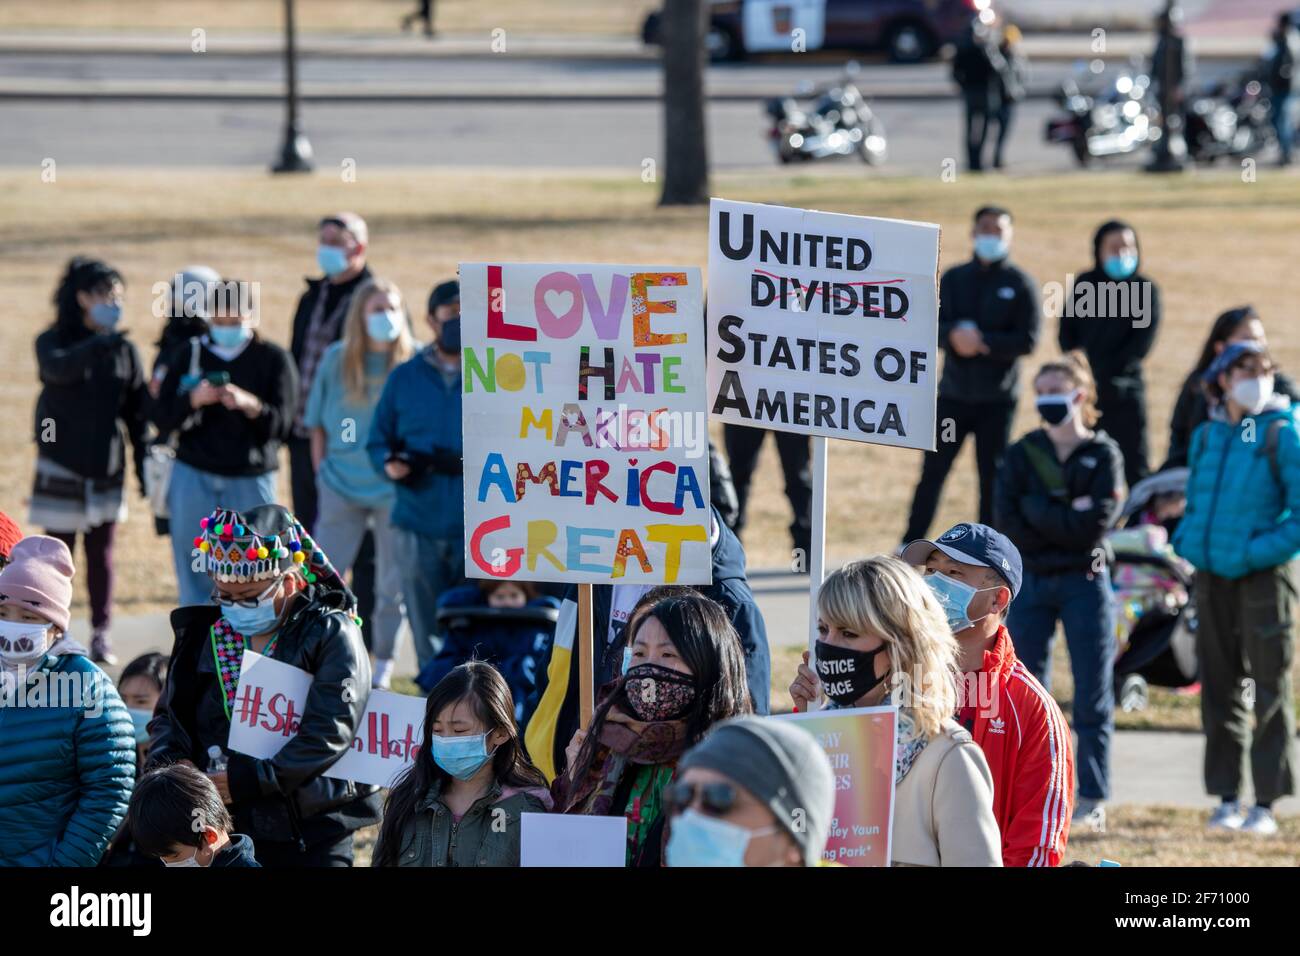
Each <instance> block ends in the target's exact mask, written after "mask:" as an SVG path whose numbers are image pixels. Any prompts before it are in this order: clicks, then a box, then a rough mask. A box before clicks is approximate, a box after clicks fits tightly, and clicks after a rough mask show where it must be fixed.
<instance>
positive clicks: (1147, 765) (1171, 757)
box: [72, 571, 1300, 816]
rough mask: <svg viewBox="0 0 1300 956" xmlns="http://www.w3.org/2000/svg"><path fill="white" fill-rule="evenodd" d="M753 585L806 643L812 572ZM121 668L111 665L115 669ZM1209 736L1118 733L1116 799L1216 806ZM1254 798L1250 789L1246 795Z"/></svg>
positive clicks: (783, 639) (789, 634)
mask: <svg viewBox="0 0 1300 956" xmlns="http://www.w3.org/2000/svg"><path fill="white" fill-rule="evenodd" d="M750 582H751V585H752V586H753V589H754V592H755V596H756V597H757V598H758V603H759V607H760V608H761V609H762V611H763V617H764V620H765V622H766V624H767V631H768V638H769V640H770V642H771V644H772V645H773V646H774V647H794V646H802V645H803V644H804V643H805V642H806V640H807V637H806V635H807V629H808V596H807V595H808V591H807V584H808V578H807V577H806V576H796V575H792V574H787V573H784V572H780V571H755V572H752V573H751V578H750ZM88 631H89V628H88V627H87V623H86V621H85V619H84V618H82V619H74V621H73V626H72V633H73V635H74V636H85V635H86V634H87V633H88ZM171 641H172V635H171V628H170V627H169V626H168V623H167V615H166V614H147V615H140V616H135V617H122V618H119V619H118V620H117V622H116V623H115V624H114V627H113V642H114V650H115V653H116V654H117V656H118V658H119V660H120V662H121V664H125V663H127V662H128V661H129V660H131V658H133V657H135V656H136V655H138V654H143V653H145V652H146V651H151V650H156V651H162V652H164V653H166V652H168V651H170V649H171ZM401 648H402V650H401V653H400V654H399V657H398V662H397V668H396V670H397V673H398V674H399V675H410V674H414V673H415V669H416V668H415V654H414V651H413V650H412V648H411V642H410V640H409V639H407V638H406V637H403V639H402V641H401ZM119 669H120V664H119V667H117V668H111V669H110V670H111V672H112V673H113V674H114V675H116V673H117V671H118V670H119ZM1203 755H1204V738H1202V737H1201V735H1200V734H1197V733H1183V732H1173V731H1136V730H1126V731H1118V732H1116V734H1115V737H1114V750H1113V759H1114V762H1113V765H1112V767H1111V779H1112V781H1113V784H1114V794H1113V795H1112V802H1113V803H1115V804H1132V805H1137V806H1143V805H1164V806H1177V807H1190V808H1200V809H1206V810H1208V809H1210V808H1212V807H1213V806H1214V805H1215V804H1216V803H1217V800H1215V799H1214V798H1211V797H1208V796H1206V795H1205V792H1204V789H1203V787H1202V784H1201V760H1202V757H1203ZM1243 797H1244V798H1246V799H1249V797H1250V794H1249V793H1247V794H1243ZM1275 810H1276V811H1277V812H1278V813H1279V814H1284V815H1288V816H1290V815H1300V798H1297V797H1291V798H1288V799H1285V800H1281V801H1279V802H1278V803H1277V804H1276V806H1275Z"/></svg>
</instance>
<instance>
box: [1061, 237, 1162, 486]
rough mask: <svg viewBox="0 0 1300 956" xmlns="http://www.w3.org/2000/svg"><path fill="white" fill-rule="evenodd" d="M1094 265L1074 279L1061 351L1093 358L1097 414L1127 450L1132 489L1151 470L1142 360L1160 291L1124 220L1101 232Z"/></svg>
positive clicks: (1151, 341) (1151, 340)
mask: <svg viewBox="0 0 1300 956" xmlns="http://www.w3.org/2000/svg"><path fill="white" fill-rule="evenodd" d="M1092 262H1093V265H1092V268H1091V269H1089V270H1088V271H1087V272H1085V273H1083V274H1082V275H1080V276H1079V277H1078V278H1076V279H1075V280H1074V289H1073V291H1072V292H1071V294H1070V295H1071V300H1070V304H1071V307H1070V308H1068V309H1066V310H1064V311H1063V314H1062V315H1061V328H1060V333H1059V335H1058V336H1057V339H1058V341H1059V343H1060V346H1061V351H1062V352H1067V353H1068V352H1072V351H1074V350H1075V349H1081V350H1082V351H1083V352H1084V354H1085V355H1087V357H1088V365H1089V366H1090V367H1091V369H1092V373H1093V375H1094V376H1096V380H1097V411H1098V412H1100V413H1101V418H1102V423H1103V424H1104V425H1105V426H1106V429H1107V432H1108V433H1109V435H1110V437H1111V438H1113V439H1115V441H1116V442H1117V443H1118V444H1119V448H1120V451H1122V452H1123V453H1124V479H1125V481H1126V482H1127V483H1128V486H1129V487H1130V488H1132V487H1133V486H1134V485H1136V484H1137V483H1138V482H1139V481H1141V480H1142V479H1143V478H1145V477H1146V476H1147V474H1148V473H1149V472H1150V466H1149V465H1148V464H1147V398H1146V383H1145V381H1143V378H1142V362H1143V361H1144V360H1145V359H1146V357H1147V354H1148V353H1149V352H1150V351H1151V348H1152V346H1153V345H1155V341H1156V334H1157V332H1158V330H1159V328H1160V287H1159V286H1157V285H1156V284H1155V283H1154V282H1153V281H1151V279H1149V278H1147V277H1146V276H1145V275H1143V274H1142V273H1140V272H1138V269H1139V268H1140V267H1141V265H1142V248H1141V246H1139V245H1138V237H1137V232H1136V231H1135V230H1134V229H1133V227H1132V226H1130V225H1129V224H1128V223H1126V222H1123V221H1122V220H1119V219H1111V220H1109V221H1107V222H1104V223H1102V224H1101V225H1100V226H1098V227H1097V231H1096V232H1095V233H1093V237H1092Z"/></svg>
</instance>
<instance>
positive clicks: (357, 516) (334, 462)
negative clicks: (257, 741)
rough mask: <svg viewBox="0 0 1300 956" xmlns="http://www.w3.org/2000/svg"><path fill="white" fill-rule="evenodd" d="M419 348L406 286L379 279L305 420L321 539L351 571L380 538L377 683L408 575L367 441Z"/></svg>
mask: <svg viewBox="0 0 1300 956" xmlns="http://www.w3.org/2000/svg"><path fill="white" fill-rule="evenodd" d="M414 352H415V343H414V340H413V339H412V338H411V320H410V318H409V317H408V316H407V313H406V305H405V304H404V302H403V301H402V293H401V290H400V289H398V288H397V286H395V285H393V284H392V283H391V282H388V281H386V280H384V279H372V280H371V281H370V282H367V283H366V284H365V285H363V286H362V287H361V288H360V289H358V290H357V294H356V295H354V296H353V297H352V307H351V308H350V309H349V310H348V317H347V322H346V324H345V326H344V332H343V338H342V340H340V341H338V342H335V343H334V344H333V345H331V346H330V347H329V348H328V349H326V350H325V355H324V357H322V359H321V363H320V368H319V369H318V370H317V373H316V381H315V382H314V383H312V387H311V396H310V398H309V399H308V402H307V411H306V414H305V415H304V416H303V421H304V422H305V423H306V424H307V427H308V428H310V429H311V441H312V458H313V460H314V461H315V463H316V469H317V478H316V480H317V483H318V484H319V488H318V489H317V490H318V495H319V501H320V503H321V509H320V514H319V515H318V516H317V519H316V540H317V541H318V542H320V546H321V547H322V548H323V549H324V550H325V553H326V554H329V555H332V556H333V559H334V561H335V563H336V564H337V566H338V568H339V571H340V572H341V573H344V574H346V573H347V571H348V570H349V569H351V568H352V566H353V563H354V562H355V560H356V555H357V551H358V549H359V548H360V547H361V539H362V538H363V537H365V535H366V534H367V533H368V532H369V533H370V534H371V535H373V537H374V541H375V559H376V561H375V564H376V571H377V574H376V583H377V585H378V587H377V588H376V589H375V614H374V645H373V647H374V655H375V666H374V677H373V679H374V685H375V686H376V687H387V686H388V684H389V681H390V679H391V677H392V673H393V659H394V658H395V657H396V652H397V634H398V630H399V629H400V627H401V625H402V574H401V568H400V567H399V566H398V563H397V558H396V555H395V554H394V551H393V529H392V525H391V524H390V515H391V513H392V510H393V485H392V482H390V481H388V480H387V479H386V478H385V477H384V476H383V475H380V474H377V473H376V472H375V470H374V469H373V468H372V467H371V466H370V458H369V456H368V454H367V452H366V442H367V441H368V440H369V437H370V420H371V419H372V418H373V417H374V412H375V405H376V404H377V403H378V402H379V394H380V392H381V391H382V390H383V387H384V381H385V380H386V379H387V378H388V374H389V372H391V371H392V370H393V369H394V368H396V367H397V366H398V365H400V364H402V363H403V362H405V361H407V360H408V359H410V357H411V356H412V354H414Z"/></svg>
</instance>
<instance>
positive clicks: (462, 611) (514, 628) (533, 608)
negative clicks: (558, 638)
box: [415, 584, 560, 720]
mask: <svg viewBox="0 0 1300 956" xmlns="http://www.w3.org/2000/svg"><path fill="white" fill-rule="evenodd" d="M559 616H560V602H559V601H558V600H556V599H555V598H553V597H550V596H547V595H540V596H535V597H532V599H531V600H529V601H528V603H527V604H525V605H524V606H522V607H490V606H488V603H487V600H486V598H485V596H484V593H483V591H482V590H481V589H480V588H478V587H476V586H474V585H472V584H470V585H462V586H460V587H456V588H452V589H451V590H450V591H447V592H446V593H445V594H443V595H442V597H440V598H439V599H438V614H437V624H436V626H437V629H438V633H439V634H440V635H441V636H442V638H443V645H442V649H441V650H439V652H438V654H437V656H436V657H434V659H433V660H431V661H430V662H429V663H428V664H426V665H425V666H424V668H423V669H422V670H421V671H420V674H419V676H418V677H417V678H416V679H415V682H416V683H417V684H419V685H420V689H421V690H423V691H424V692H425V693H426V694H427V693H429V692H430V691H431V690H433V688H434V686H435V685H437V683H438V681H440V680H442V679H443V678H444V677H446V676H447V673H448V672H449V671H451V669H452V668H454V667H457V666H459V665H460V664H463V663H465V662H466V661H469V660H476V661H483V662H485V663H488V664H491V665H492V666H493V667H495V668H496V669H497V670H499V671H500V672H501V676H502V677H504V678H505V680H506V683H507V684H508V685H509V686H510V693H511V696H513V697H514V704H515V719H516V720H519V719H520V718H521V717H522V715H523V709H524V704H525V703H526V702H527V700H528V697H529V695H530V694H531V693H532V692H533V688H535V687H536V686H537V668H538V667H539V666H540V663H541V661H542V660H544V658H545V655H546V649H547V648H548V647H549V646H550V644H551V641H552V640H553V639H554V637H555V622H556V621H557V620H558V619H559Z"/></svg>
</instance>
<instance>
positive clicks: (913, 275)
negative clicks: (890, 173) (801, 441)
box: [708, 199, 939, 451]
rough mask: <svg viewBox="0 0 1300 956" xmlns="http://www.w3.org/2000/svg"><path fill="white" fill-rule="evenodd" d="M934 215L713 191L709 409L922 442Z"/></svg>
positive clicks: (935, 301) (827, 431)
mask: <svg viewBox="0 0 1300 956" xmlns="http://www.w3.org/2000/svg"><path fill="white" fill-rule="evenodd" d="M938 268H939V227H938V226H935V225H930V224H927V223H916V222H903V221H900V220H895V219H873V218H867V217H865V216H843V215H838V214H834V213H825V212H815V211H812V210H808V209H791V208H787V207H784V206H765V205H761V204H758V203H743V202H731V201H730V200H725V199H714V200H712V201H711V203H710V206H709V315H708V325H709V354H708V379H709V383H708V387H709V409H710V413H711V414H712V416H713V417H714V418H716V419H720V420H721V421H724V422H729V423H731V424H735V425H754V426H758V427H762V428H772V429H776V430H777V431H788V432H798V433H800V434H806V435H817V436H821V437H824V438H845V439H848V440H850V441H863V442H873V443H876V444H881V445H899V446H902V447H905V448H921V449H926V450H931V451H932V450H934V447H935V396H936V384H937V382H938V368H937V367H936V366H937V361H938V327H939V325H938V319H939V292H938V281H937V277H938Z"/></svg>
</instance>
